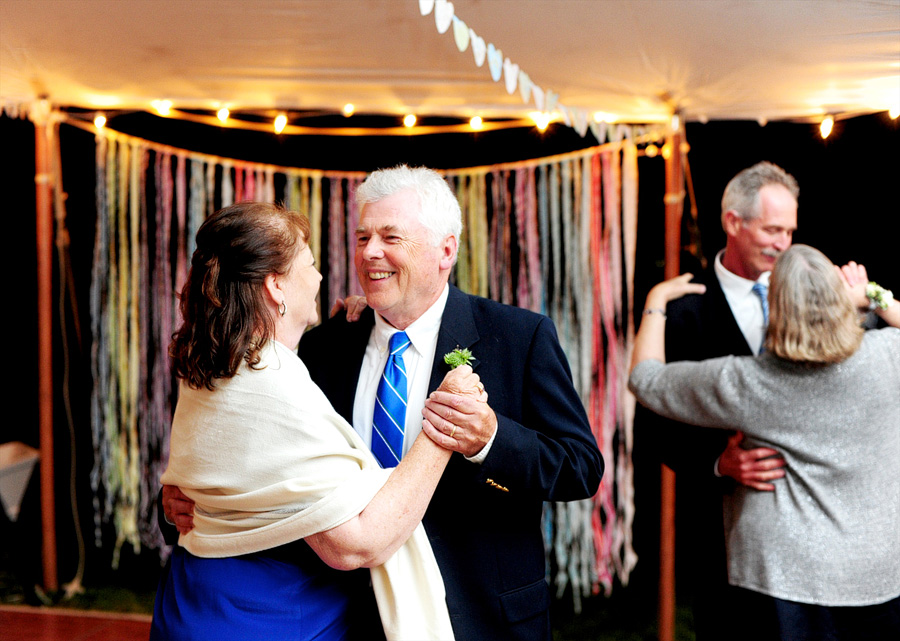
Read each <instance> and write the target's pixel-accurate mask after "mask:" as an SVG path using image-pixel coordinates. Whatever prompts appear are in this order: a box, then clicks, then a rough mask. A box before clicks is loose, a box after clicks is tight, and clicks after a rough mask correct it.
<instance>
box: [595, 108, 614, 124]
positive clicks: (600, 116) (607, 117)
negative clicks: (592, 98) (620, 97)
mask: <svg viewBox="0 0 900 641" xmlns="http://www.w3.org/2000/svg"><path fill="white" fill-rule="evenodd" d="M615 121H616V115H615V114H611V113H607V112H605V111H595V112H594V122H605V123H614V122H615Z"/></svg>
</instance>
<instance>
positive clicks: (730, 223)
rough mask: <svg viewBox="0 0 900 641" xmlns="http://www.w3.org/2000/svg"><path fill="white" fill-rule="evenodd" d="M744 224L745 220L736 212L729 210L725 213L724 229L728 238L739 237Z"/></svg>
mask: <svg viewBox="0 0 900 641" xmlns="http://www.w3.org/2000/svg"><path fill="white" fill-rule="evenodd" d="M743 224H744V219H743V218H741V215H740V214H738V213H737V212H736V211H735V210H733V209H729V210H728V211H726V212H725V220H724V221H723V224H722V229H723V230H724V231H725V235H726V236H737V235H738V232H740V230H741V226H742V225H743Z"/></svg>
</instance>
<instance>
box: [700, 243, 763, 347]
mask: <svg viewBox="0 0 900 641" xmlns="http://www.w3.org/2000/svg"><path fill="white" fill-rule="evenodd" d="M724 253H725V250H724V249H723V250H722V251H720V252H719V253H718V254H716V260H715V263H714V269H715V272H716V278H718V279H719V284H720V285H721V286H722V292H724V294H725V299H726V300H727V301H728V306H729V307H731V313H732V314H733V315H734V319H735V320H736V321H737V324H738V327H740V328H741V332H742V333H743V334H744V338H745V339H747V345H749V346H750V349H752V350H753V352H754V353H755V354H759V353H760V351H761V350H762V346H763V340H764V339H765V337H766V324H765V320H764V318H765V317H764V316H763V309H762V301H761V300H760V298H759V296H757V295H756V293H755V292H754V291H753V285H755V284H756V283H762V284H763V285H765V286H766V287H767V288H768V287H769V276H771V274H772V273H771V272H763V273H762V274H761V275H760V277H759V278H758V279H757V280H755V281H753V280H749V279H747V278H741V277H740V276H738V275H737V274H735V273H733V272H730V271H728V270H727V269H725V267H724V266H723V265H722V255H723V254H724Z"/></svg>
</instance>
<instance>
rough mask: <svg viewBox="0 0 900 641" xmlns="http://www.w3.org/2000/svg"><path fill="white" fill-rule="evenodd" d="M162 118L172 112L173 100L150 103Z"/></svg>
mask: <svg viewBox="0 0 900 641" xmlns="http://www.w3.org/2000/svg"><path fill="white" fill-rule="evenodd" d="M150 104H151V105H153V108H154V109H156V113H158V114H159V115H160V116H168V115H169V114H170V113H171V112H172V101H171V100H154V101H153V102H151V103H150Z"/></svg>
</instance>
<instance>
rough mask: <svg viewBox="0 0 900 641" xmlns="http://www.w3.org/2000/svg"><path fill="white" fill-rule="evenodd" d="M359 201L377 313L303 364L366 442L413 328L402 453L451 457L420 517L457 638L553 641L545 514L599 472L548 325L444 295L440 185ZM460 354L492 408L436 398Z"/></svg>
mask: <svg viewBox="0 0 900 641" xmlns="http://www.w3.org/2000/svg"><path fill="white" fill-rule="evenodd" d="M357 200H358V202H359V205H360V210H361V214H360V222H359V226H358V227H357V229H356V230H355V233H356V238H357V243H356V251H355V258H354V261H355V266H356V270H357V276H358V278H359V281H360V283H361V285H362V288H363V291H364V292H365V295H366V300H367V303H368V305H369V308H368V309H366V310H364V312H363V313H362V315H361V317H360V319H359V321H357V322H353V323H350V322H347V320H346V318H345V316H344V315H343V314H340V315H338V316H337V317H335V318H332V319H330V320H328V321H325V322H324V323H323V324H322V325H321V326H319V327H318V328H315V329H313V330H311V331H310V332H308V333H307V334H306V335H305V336H304V337H303V340H302V341H301V344H300V356H301V358H302V359H303V361H304V363H306V365H307V367H308V368H309V370H310V374H311V375H312V378H313V380H314V381H315V382H316V383H317V384H318V385H319V386H320V387H321V388H322V389H323V391H324V392H325V394H326V396H328V398H329V399H330V400H331V402H332V404H333V405H334V407H335V409H336V410H337V411H338V413H340V414H341V415H342V416H344V417H345V418H346V419H347V420H348V421H349V422H350V423H351V424H352V425H353V426H354V428H355V429H356V430H357V431H358V432H360V434H361V435H362V437H363V440H365V441H366V442H367V443H369V444H370V446H371V439H372V414H373V410H374V405H375V390H376V387H377V384H378V380H379V378H380V376H381V372H382V370H383V369H384V364H385V361H386V359H387V353H386V352H387V350H386V347H387V344H388V340H389V338H390V336H391V334H393V333H394V332H395V331H397V330H405V331H406V332H407V335H408V336H409V339H410V341H411V343H412V345H411V347H410V348H408V349H407V351H406V352H405V354H404V359H405V363H406V367H407V371H408V376H409V399H408V403H409V405H408V408H407V423H406V427H407V431H406V435H405V443H406V444H407V447H408V444H410V443H412V441H413V440H415V435H416V433H417V432H418V430H419V429H425V430H426V432H427V433H428V435H429V436H430V437H432V438H433V439H434V440H436V441H438V442H439V443H440V444H441V445H443V446H444V447H447V448H450V449H453V450H455V451H456V452H458V454H455V455H454V456H453V458H452V459H451V460H450V464H449V465H448V466H447V469H446V471H445V473H444V475H443V477H442V479H441V482H440V484H439V485H438V488H437V490H436V491H435V494H434V498H433V499H432V501H431V504H430V506H429V508H428V511H427V512H426V514H425V518H424V524H425V529H426V531H427V533H428V536H429V539H430V540H431V545H432V547H433V549H434V553H435V556H436V558H437V561H438V564H439V566H440V569H441V573H442V575H443V578H444V583H445V586H446V591H447V602H448V606H449V610H450V616H451V621H452V624H453V629H454V633H455V635H456V639H457V640H458V641H474V640H485V641H488V640H490V641H493V640H495V639H522V640H525V639H527V640H529V641H532V640H548V641H549V639H550V623H549V606H550V593H549V589H548V586H547V584H546V581H545V580H544V576H545V561H544V547H543V539H542V535H541V528H540V523H541V510H542V503H543V502H544V501H569V500H577V499H585V498H589V497H590V496H592V495H593V494H594V493H595V492H596V491H597V488H598V486H599V483H600V478H601V476H602V474H603V459H602V457H601V455H600V452H599V450H598V448H597V445H596V441H595V439H594V437H593V435H592V433H591V429H590V426H589V424H588V420H587V416H586V414H585V411H584V408H583V406H582V404H581V401H580V399H579V397H578V395H577V393H576V391H575V389H574V387H573V385H572V379H571V374H570V371H569V366H568V363H567V361H566V358H565V355H564V354H563V352H562V348H561V346H560V344H559V341H558V339H557V336H556V330H555V328H554V326H553V323H552V322H551V321H550V319H549V318H546V317H545V316H541V315H539V314H535V313H532V312H529V311H526V310H523V309H519V308H515V307H510V306H507V305H501V304H499V303H496V302H494V301H490V300H487V299H483V298H479V297H476V296H470V295H467V294H464V293H463V292H462V291H460V290H459V289H457V288H456V287H453V286H450V285H449V284H448V282H449V277H450V272H451V269H452V267H453V265H454V263H455V261H456V257H457V246H458V242H459V234H460V231H461V229H462V222H461V214H460V209H459V204H458V202H457V200H456V198H455V196H454V195H453V193H452V191H451V190H450V189H449V186H448V185H447V183H446V181H445V180H444V179H443V178H442V177H441V176H440V175H438V174H437V173H435V172H433V171H431V170H428V169H424V168H415V169H410V168H408V167H405V166H401V167H397V168H394V169H388V170H381V171H377V172H374V173H373V174H372V175H370V176H369V178H367V180H366V181H365V182H364V183H363V184H362V186H361V187H360V189H359V191H358V194H357ZM455 348H468V349H470V350H471V351H472V353H473V354H474V357H475V360H474V362H473V367H474V370H475V372H476V373H478V375H479V376H480V378H481V381H482V383H483V384H484V387H485V389H486V391H487V393H488V402H487V403H481V402H478V401H476V400H474V399H473V398H471V397H465V396H454V395H451V394H446V393H440V392H434V391H433V390H435V389H436V388H437V387H438V385H439V384H440V382H441V380H442V379H443V378H444V376H445V374H446V373H447V371H448V370H449V366H448V365H446V364H445V363H444V354H445V353H447V352H450V351H452V350H453V349H455ZM426 396H427V399H426ZM423 417H424V418H425V419H427V420H426V421H424V423H423V420H422V419H423ZM405 449H406V448H404V450H405Z"/></svg>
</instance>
